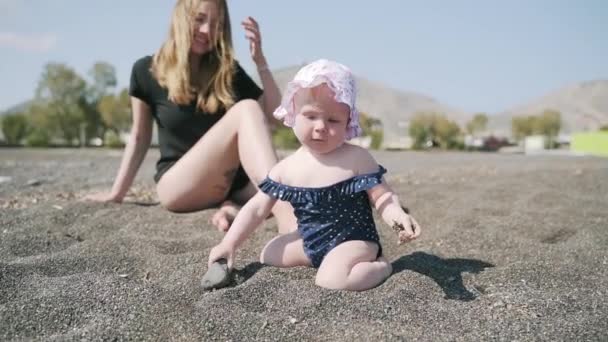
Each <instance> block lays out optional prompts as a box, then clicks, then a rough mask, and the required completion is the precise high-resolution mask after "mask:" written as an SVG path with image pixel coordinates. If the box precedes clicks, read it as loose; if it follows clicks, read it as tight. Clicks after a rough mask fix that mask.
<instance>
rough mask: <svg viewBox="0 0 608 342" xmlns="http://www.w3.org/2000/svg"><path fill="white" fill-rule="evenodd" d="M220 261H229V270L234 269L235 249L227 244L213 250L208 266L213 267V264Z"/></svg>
mask: <svg viewBox="0 0 608 342" xmlns="http://www.w3.org/2000/svg"><path fill="white" fill-rule="evenodd" d="M219 259H226V260H227V261H228V268H229V269H232V263H233V261H234V248H231V247H230V246H228V245H227V244H225V243H220V244H219V245H217V246H215V247H213V248H211V251H210V252H209V261H208V263H207V264H208V265H207V266H208V267H211V264H213V263H214V262H216V261H218V260H219Z"/></svg>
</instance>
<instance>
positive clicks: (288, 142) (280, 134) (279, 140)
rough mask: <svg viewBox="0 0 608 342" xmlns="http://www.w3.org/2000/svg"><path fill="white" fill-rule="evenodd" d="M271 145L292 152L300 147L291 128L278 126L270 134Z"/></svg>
mask: <svg viewBox="0 0 608 342" xmlns="http://www.w3.org/2000/svg"><path fill="white" fill-rule="evenodd" d="M272 142H273V144H274V145H275V146H276V147H278V148H282V149H286V150H292V149H296V148H298V147H300V142H299V141H298V138H296V135H295V134H294V132H293V129H292V128H291V127H286V126H283V125H280V126H279V127H277V128H276V129H275V130H274V132H273V133H272Z"/></svg>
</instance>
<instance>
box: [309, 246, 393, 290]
mask: <svg viewBox="0 0 608 342" xmlns="http://www.w3.org/2000/svg"><path fill="white" fill-rule="evenodd" d="M378 248H379V247H378V244H376V243H373V242H369V241H359V240H355V241H346V242H344V243H341V244H339V245H338V246H336V248H334V249H332V250H331V251H330V252H329V253H327V255H326V256H325V258H324V259H323V262H322V263H321V266H320V267H319V271H318V272H317V277H316V280H315V283H316V284H317V285H319V286H321V287H325V288H328V289H334V290H350V291H363V290H368V289H371V288H373V287H376V286H378V285H379V284H380V283H382V282H383V281H384V280H385V279H386V278H388V276H390V275H391V273H392V271H393V270H392V266H391V264H390V263H389V262H388V260H386V258H384V257H380V258H377V254H378Z"/></svg>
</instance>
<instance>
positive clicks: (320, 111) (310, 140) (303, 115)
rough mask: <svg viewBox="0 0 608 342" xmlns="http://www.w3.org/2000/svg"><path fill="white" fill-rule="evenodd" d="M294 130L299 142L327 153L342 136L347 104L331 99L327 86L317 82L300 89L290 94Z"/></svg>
mask: <svg viewBox="0 0 608 342" xmlns="http://www.w3.org/2000/svg"><path fill="white" fill-rule="evenodd" d="M294 105H295V110H296V120H295V126H294V132H295V134H296V137H297V138H298V140H299V141H300V143H302V145H304V146H306V147H308V148H309V149H310V150H312V151H313V152H316V153H321V154H323V153H328V152H331V151H333V150H335V149H336V148H338V147H340V146H341V145H342V144H343V143H344V141H345V140H346V127H347V125H348V120H349V118H350V107H349V106H348V105H347V104H345V103H341V102H337V101H336V100H335V99H334V94H333V92H332V91H331V89H330V88H329V87H327V85H325V84H321V85H319V86H317V87H314V88H310V89H302V90H300V91H298V93H297V94H296V95H295V97H294Z"/></svg>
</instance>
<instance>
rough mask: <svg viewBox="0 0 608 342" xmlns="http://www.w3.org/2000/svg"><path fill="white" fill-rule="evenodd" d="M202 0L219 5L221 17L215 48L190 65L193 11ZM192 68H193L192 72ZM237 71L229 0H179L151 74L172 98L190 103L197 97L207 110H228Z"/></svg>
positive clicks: (175, 100)
mask: <svg viewBox="0 0 608 342" xmlns="http://www.w3.org/2000/svg"><path fill="white" fill-rule="evenodd" d="M202 1H213V2H215V3H216V4H217V7H218V12H219V17H218V20H217V29H216V30H215V32H216V34H215V37H213V38H214V40H213V46H214V48H213V49H212V51H210V52H209V53H206V54H205V55H204V56H203V57H202V58H201V63H200V65H198V66H197V67H194V68H191V66H190V59H189V55H190V45H191V44H192V39H193V27H194V25H193V22H194V15H195V13H194V11H195V10H196V8H197V5H198V4H200V3H201V2H202ZM191 70H192V71H191ZM234 72H235V60H234V49H233V47H232V31H231V28H230V16H229V14H228V6H227V4H226V0H178V1H177V3H176V4H175V7H174V9H173V15H172V18H171V27H170V29H169V36H168V37H167V40H166V41H165V42H164V43H163V45H162V46H161V47H160V49H159V50H158V52H157V53H156V54H155V55H154V59H153V61H152V73H153V75H154V77H155V78H156V80H157V81H158V83H159V84H160V85H161V86H163V87H165V88H167V90H168V92H169V100H171V101H172V102H174V103H176V104H180V105H187V104H189V103H191V102H192V100H193V99H195V98H196V105H197V107H198V108H200V109H201V110H203V111H204V112H207V113H216V112H217V111H218V109H220V108H224V109H226V110H227V109H228V108H230V106H232V105H233V104H234V98H233V89H232V80H233V77H234Z"/></svg>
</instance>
